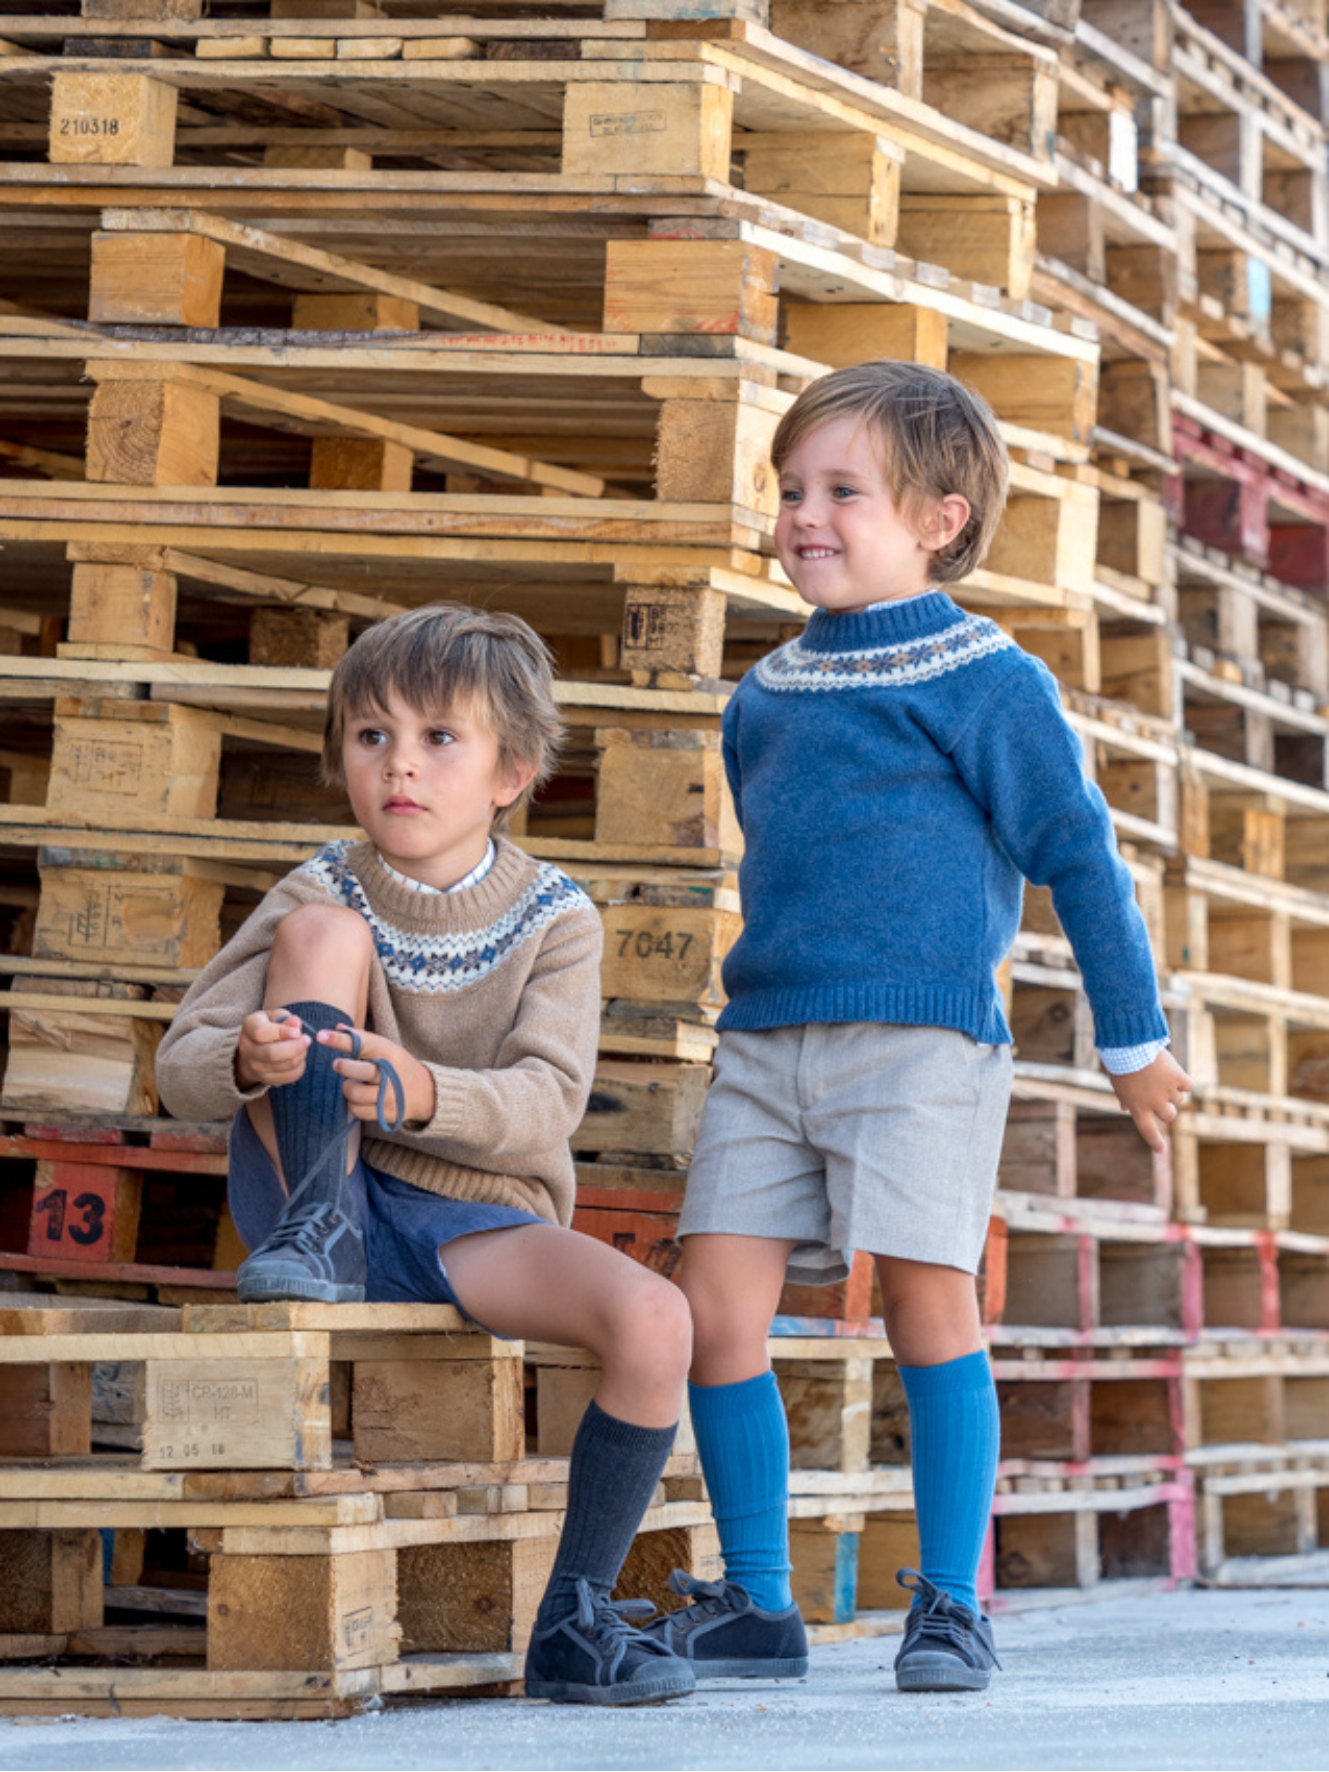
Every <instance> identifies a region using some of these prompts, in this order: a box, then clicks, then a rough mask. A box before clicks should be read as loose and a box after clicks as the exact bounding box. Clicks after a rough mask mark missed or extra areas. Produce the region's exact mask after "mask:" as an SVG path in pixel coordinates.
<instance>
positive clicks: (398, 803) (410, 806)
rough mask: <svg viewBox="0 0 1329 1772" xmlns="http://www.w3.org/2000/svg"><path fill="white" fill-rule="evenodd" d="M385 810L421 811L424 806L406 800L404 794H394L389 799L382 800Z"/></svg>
mask: <svg viewBox="0 0 1329 1772" xmlns="http://www.w3.org/2000/svg"><path fill="white" fill-rule="evenodd" d="M383 810H384V811H385V812H423V811H424V807H423V806H420V805H418V804H417V803H416V801H414V800H408V799H407V797H406V795H405V794H394V795H393V796H392V798H391V799H390V800H385V801H384V802H383Z"/></svg>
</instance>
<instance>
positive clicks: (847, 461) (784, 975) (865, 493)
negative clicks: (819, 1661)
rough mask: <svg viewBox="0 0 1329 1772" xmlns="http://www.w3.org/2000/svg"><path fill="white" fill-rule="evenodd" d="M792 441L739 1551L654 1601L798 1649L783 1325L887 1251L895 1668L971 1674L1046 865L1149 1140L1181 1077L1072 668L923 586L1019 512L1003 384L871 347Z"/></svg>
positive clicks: (762, 862)
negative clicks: (961, 379) (900, 1508)
mask: <svg viewBox="0 0 1329 1772" xmlns="http://www.w3.org/2000/svg"><path fill="white" fill-rule="evenodd" d="M772 457H773V460H774V463H775V466H776V468H777V470H778V472H779V475H780V504H781V510H780V517H779V520H778V523H777V525H776V531H775V539H776V546H777V548H778V551H779V555H780V560H781V562H782V564H783V566H784V568H785V570H786V571H787V573H788V574H789V577H790V578H791V579H792V581H793V583H794V584H795V585H796V586H797V588H798V590H799V593H800V594H801V595H802V596H803V598H804V599H805V600H806V601H807V602H808V603H810V604H812V605H814V612H813V615H812V617H811V620H810V621H809V622H808V625H807V629H806V631H805V632H804V633H803V634H802V635H801V636H800V637H799V638H798V639H796V640H793V641H791V642H790V643H789V644H788V645H786V646H783V647H781V648H780V649H779V650H778V651H777V652H774V653H772V654H771V655H770V656H768V657H767V658H765V659H763V660H762V661H761V662H760V663H759V664H758V665H756V666H755V667H754V669H753V670H751V671H749V672H748V674H747V676H746V677H745V678H744V679H743V681H742V683H741V684H740V685H739V687H738V690H737V691H736V693H735V694H734V696H733V698H732V700H731V701H730V703H729V706H728V708H727V710H726V713H725V719H724V744H725V762H726V767H727V770H728V775H729V783H730V787H731V788H732V790H733V795H734V801H735V805H736V807H737V810H738V815H739V819H740V822H741V824H742V827H743V832H744V837H745V842H746V849H745V854H744V859H743V864H742V870H741V874H740V885H741V890H742V898H743V911H744V917H745V923H744V928H743V933H742V935H741V936H740V938H739V940H738V942H737V944H736V946H735V947H734V949H733V951H732V952H731V954H730V955H729V958H728V960H727V962H726V965H725V971H724V979H725V987H726V990H727V992H728V997H729V1001H728V1004H727V1006H726V1008H725V1010H724V1012H723V1014H722V1015H721V1018H720V1028H721V1030H722V1035H721V1040H720V1047H719V1051H718V1054H717V1059H716V1076H715V1082H714V1084H713V1086H712V1089H711V1093H710V1096H709V1098H708V1101H707V1104H706V1111H705V1115H704V1118H703V1122H702V1127H701V1132H700V1136H699V1138H698V1143H697V1151H696V1157H695V1159H694V1162H693V1166H692V1172H691V1175H690V1177H689V1181H688V1191H687V1198H686V1201H685V1204H684V1208H683V1216H682V1223H681V1226H680V1235H681V1236H683V1237H684V1238H686V1245H685V1257H684V1264H683V1288H684V1290H685V1292H686V1293H687V1296H688V1301H689V1303H690V1304H691V1306H692V1313H693V1333H694V1343H695V1353H694V1360H693V1367H692V1385H691V1391H690V1395H691V1404H692V1419H693V1423H694V1426H695V1429H696V1434H697V1442H698V1446H699V1449H700V1451H701V1456H702V1463H703V1468H704V1470H705V1473H706V1481H707V1484H708V1486H709V1489H710V1493H711V1498H712V1504H713V1506H714V1509H715V1514H716V1521H717V1524H718V1526H719V1529H720V1538H721V1545H722V1548H723V1551H724V1556H725V1573H726V1580H725V1581H724V1582H723V1583H707V1584H705V1585H704V1586H702V1585H700V1584H698V1583H696V1582H693V1581H692V1580H691V1579H690V1578H689V1577H687V1576H682V1575H676V1576H675V1577H674V1583H675V1586H676V1588H677V1589H678V1591H679V1592H681V1593H684V1594H686V1595H689V1596H691V1597H692V1602H693V1603H692V1604H691V1605H689V1606H686V1607H684V1608H682V1609H681V1610H679V1611H677V1612H675V1613H673V1614H671V1615H670V1616H669V1617H668V1618H667V1619H664V1620H661V1621H659V1622H658V1623H657V1624H655V1625H654V1626H652V1630H653V1631H654V1632H655V1633H656V1635H657V1636H658V1637H659V1640H660V1641H661V1643H662V1644H663V1645H666V1646H668V1647H669V1648H671V1649H672V1650H674V1652H675V1653H677V1654H680V1655H683V1656H686V1657H688V1658H689V1659H691V1660H692V1661H693V1663H694V1666H695V1667H696V1670H697V1673H698V1675H699V1677H704V1676H707V1675H721V1674H725V1675H735V1674H737V1675H750V1676H766V1677H777V1678H779V1677H787V1676H794V1675H797V1674H800V1673H802V1672H804V1671H805V1670H806V1666H807V1659H806V1657H807V1649H806V1639H805V1637H804V1632H803V1626H802V1621H801V1619H800V1617H799V1614H798V1610H797V1608H796V1607H795V1606H794V1605H793V1604H792V1600H791V1595H790V1589H789V1582H788V1572H789V1558H788V1528H787V1518H786V1516H787V1491H788V1463H789V1437H788V1429H787V1427H786V1423H785V1418H784V1412H783V1408H782V1406H781V1402H780V1395H779V1391H778V1389H777V1386H776V1382H775V1377H774V1374H773V1373H772V1372H771V1370H770V1362H769V1359H768V1357H767V1342H766V1338H767V1333H768V1330H769V1327H770V1323H771V1319H772V1316H773V1315H774V1313H775V1311H776V1309H777V1308H778V1302H779V1297H780V1290H781V1287H782V1285H783V1283H784V1280H785V1277H786V1274H788V1275H789V1276H790V1277H791V1278H793V1279H796V1280H800V1281H804V1282H812V1283H817V1282H825V1283H829V1282H831V1281H834V1280H837V1279H841V1278H843V1277H844V1276H845V1275H846V1274H847V1273H848V1271H849V1263H850V1262H851V1260H852V1257H853V1252H854V1251H855V1250H860V1249H863V1250H869V1251H871V1253H872V1254H873V1255H874V1256H875V1257H876V1266H877V1273H878V1277H879V1280H880V1284H881V1294H882V1306H883V1311H884V1314H885V1321H886V1331H887V1334H888V1336H889V1338H890V1342H891V1348H892V1351H893V1353H894V1354H895V1357H896V1359H897V1361H898V1363H899V1370H900V1376H901V1379H902V1380H903V1383H904V1387H905V1391H906V1394H907V1396H908V1401H909V1414H910V1424H911V1431H912V1457H913V1472H914V1494H915V1504H916V1510H917V1517H918V1529H919V1539H920V1547H921V1562H922V1572H921V1574H915V1573H914V1572H913V1571H904V1572H902V1577H901V1579H902V1585H905V1586H908V1587H911V1588H912V1589H913V1591H914V1594H915V1598H914V1602H913V1606H912V1609H911V1611H910V1614H909V1618H908V1621H907V1624H906V1630H905V1637H904V1643H903V1646H902V1648H901V1650H900V1653H899V1655H898V1656H897V1658H896V1664H895V1665H896V1683H897V1685H898V1686H899V1687H900V1688H901V1689H902V1690H906V1691H924V1690H947V1689H981V1688H983V1687H985V1686H986V1685H987V1684H988V1681H989V1678H990V1669H991V1667H992V1666H993V1664H994V1663H995V1660H996V1657H995V1654H994V1651H993V1645H992V1634H991V1628H990V1626H989V1624H988V1621H987V1620H986V1619H985V1618H983V1617H982V1616H981V1615H980V1613H979V1608H978V1599H977V1594H976V1592H975V1585H974V1584H975V1581H976V1578H977V1573H978V1564H979V1558H980V1555H981V1551H982V1545H983V1541H984V1537H985V1534H986V1530H987V1522H988V1516H989V1512H990V1509H991V1503H992V1493H993V1484H994V1480H995V1475H996V1465H997V1447H998V1415H997V1398H996V1390H995V1386H994V1384H993V1379H992V1371H991V1367H990V1365H989V1363H988V1358H987V1355H986V1353H985V1352H984V1351H983V1344H982V1334H981V1329H980V1319H979V1313H978V1304H977V1296H976V1289H975V1285H974V1278H973V1276H974V1274H975V1272H976V1270H977V1268H978V1265H979V1261H980V1258H981V1256H982V1252H983V1244H984V1237H985V1233H986V1228H987V1222H988V1215H989V1211H990V1207H991V1201H992V1193H993V1188H994V1186H995V1182H996V1173H997V1164H998V1158H999V1155H1000V1150H1001V1142H1002V1131H1003V1127H1004V1123H1005V1117H1006V1109H1007V1104H1008V1101H1009V1095H1010V1081H1011V1053H1010V1040H1011V1035H1010V1031H1009V1029H1008V1027H1007V1024H1006V1018H1005V1015H1004V1013H1003V1010H1002V1004H1001V998H1000V995H999V992H998V989H997V984H996V980H995V969H996V967H997V965H998V964H999V962H1000V961H1001V959H1002V958H1003V956H1004V955H1005V954H1006V952H1007V950H1008V949H1009V947H1010V945H1011V942H1012V940H1013V938H1014V936H1015V933H1016V930H1017V928H1018V927H1019V921H1020V905H1021V896H1022V891H1023V880H1024V879H1025V878H1027V879H1029V880H1032V881H1034V882H1036V883H1037V884H1039V885H1047V886H1050V887H1051V889H1052V897H1053V903H1054V905H1055V906H1056V910H1057V914H1058V916H1059V917H1060V919H1061V922H1062V926H1063V927H1064V929H1065V930H1066V933H1067V935H1068V936H1069V937H1070V940H1071V943H1072V945H1073V947H1074V951H1075V956H1076V959H1077V961H1078V962H1079V965H1080V968H1081V970H1082V973H1083V976H1084V982H1085V989H1086V992H1087V993H1088V997H1089V1001H1090V1004H1091V1006H1092V1008H1093V1012H1094V1022H1095V1031H1096V1037H1097V1040H1098V1043H1099V1047H1100V1051H1101V1053H1102V1057H1103V1062H1104V1065H1105V1067H1106V1068H1107V1069H1108V1071H1109V1072H1110V1073H1112V1084H1113V1088H1114V1089H1115V1090H1116V1093H1117V1096H1118V1098H1119V1100H1120V1101H1121V1103H1122V1105H1123V1107H1124V1108H1125V1109H1126V1110H1127V1111H1128V1112H1129V1113H1130V1114H1131V1115H1132V1117H1133V1118H1134V1120H1135V1123H1136V1125H1137V1126H1138V1128H1139V1130H1140V1132H1141V1134H1142V1135H1143V1136H1144V1138H1145V1139H1146V1141H1147V1142H1148V1143H1149V1144H1150V1145H1151V1146H1153V1147H1154V1148H1155V1149H1161V1148H1162V1145H1163V1133H1162V1130H1161V1128H1162V1126H1163V1125H1165V1124H1166V1123H1167V1122H1168V1121H1170V1120H1172V1119H1173V1118H1174V1117H1175V1115H1176V1111H1177V1104H1178V1102H1179V1101H1180V1100H1181V1099H1182V1097H1183V1096H1184V1094H1185V1093H1186V1092H1187V1090H1188V1089H1189V1087H1190V1083H1189V1079H1188V1078H1187V1077H1186V1075H1185V1074H1184V1072H1183V1071H1182V1070H1181V1069H1180V1067H1179V1066H1178V1065H1177V1064H1176V1063H1175V1062H1174V1061H1173V1059H1172V1058H1171V1057H1170V1056H1169V1055H1168V1054H1167V1053H1166V1052H1165V1051H1164V1047H1165V1045H1166V1043H1167V1037H1168V1028H1167V1023H1166V1021H1165V1019H1164V1016H1163V1012H1162V1009H1161V1007H1160V1004H1159V999H1158V992H1157V987H1156V981H1155V976H1154V965H1153V959H1152V956H1151V953H1150V949H1149V942H1148V938H1147V935H1146V931H1145V926H1144V922H1143V919H1142V918H1141V916H1140V913H1139V910H1138V908H1137V907H1136V903H1135V896H1134V890H1133V887H1132V883H1131V878H1130V874H1129V873H1128V871H1127V869H1126V868H1125V866H1124V865H1123V863H1122V862H1121V860H1120V858H1119V857H1118V855H1117V851H1116V844H1115V841H1114V838H1113V832H1112V825H1111V821H1110V819H1109V816H1108V811H1107V807H1106V805H1105V804H1104V801H1103V799H1102V796H1101V795H1100V794H1099V792H1098V790H1097V789H1096V788H1095V787H1093V786H1092V785H1090V784H1089V783H1088V782H1087V781H1086V779H1085V777H1084V773H1083V769H1082V759H1081V753H1080V747H1079V743H1078V741H1077V739H1076V737H1075V735H1074V733H1073V732H1072V731H1071V729H1070V727H1069V725H1068V724H1067V722H1066V720H1065V719H1064V717H1063V715H1062V711H1061V702H1060V698H1059V696H1058V693H1057V686H1056V683H1055V680H1054V679H1053V677H1052V676H1051V674H1050V672H1048V671H1047V669H1046V668H1045V667H1044V666H1043V665H1042V664H1041V663H1039V662H1038V661H1037V660H1036V659H1034V658H1032V657H1030V656H1029V655H1028V654H1026V653H1024V652H1022V651H1021V650H1020V648H1019V647H1018V646H1017V645H1016V644H1015V642H1014V641H1013V640H1011V639H1010V637H1009V636H1008V635H1007V634H1005V633H1004V632H1003V631H1002V630H1001V629H1000V628H999V627H997V626H996V625H995V624H994V623H993V622H991V621H988V620H986V619H984V618H983V617H981V616H975V615H966V614H965V612H964V611H963V610H962V609H961V608H959V607H958V606H957V605H956V604H955V603H954V602H953V601H952V600H951V598H950V597H949V596H947V595H946V593H945V591H943V590H941V589H939V588H934V587H939V586H942V585H945V584H951V583H954V582H956V581H958V580H960V579H963V578H964V577H965V576H966V575H967V574H969V573H970V572H972V571H973V570H974V569H975V568H976V567H977V566H978V565H979V564H980V563H981V561H982V559H983V556H984V554H985V553H986V551H987V548H988V544H989V542H990V541H991V538H992V535H993V532H994V530H995V528H996V525H997V522H998V519H999V517H1000V515H1001V510H1002V506H1003V503H1004V500H1005V496H1006V484H1007V460H1006V452H1005V448H1004V446H1003V444H1002V441H1001V437H1000V435H999V433H998V431H997V427H996V424H995V421H994V420H993V418H992V415H991V413H990V412H989V411H988V409H987V407H986V406H985V405H984V404H983V402H982V401H981V400H979V399H977V398H975V396H974V395H973V394H971V393H969V392H968V391H967V390H966V389H965V388H963V387H962V386H961V385H960V383H958V382H957V381H955V380H954V379H953V378H952V377H950V376H948V375H945V374H942V373H940V372H939V371H936V370H930V369H926V368H921V367H919V366H917V365H915V364H909V363H894V362H879V363H868V364H864V365H862V366H861V367H856V368H852V369H845V370H840V371H837V372H836V373H835V374H832V375H828V376H826V377H824V378H823V379H822V380H820V381H818V382H816V383H814V384H813V385H812V386H811V387H809V388H808V389H807V390H806V391H805V392H804V393H803V394H802V395H801V396H800V397H799V399H798V400H797V401H796V402H795V403H794V405H793V406H792V407H791V408H790V410H789V412H788V413H787V414H786V416H785V418H784V419H783V420H782V422H781V424H780V426H779V429H778V430H777V432H776V435H775V441H774V446H773V449H772ZM906 1577H908V1579H906Z"/></svg>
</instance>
